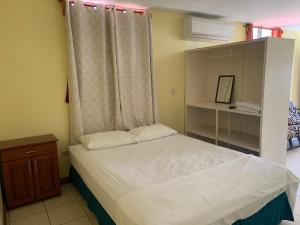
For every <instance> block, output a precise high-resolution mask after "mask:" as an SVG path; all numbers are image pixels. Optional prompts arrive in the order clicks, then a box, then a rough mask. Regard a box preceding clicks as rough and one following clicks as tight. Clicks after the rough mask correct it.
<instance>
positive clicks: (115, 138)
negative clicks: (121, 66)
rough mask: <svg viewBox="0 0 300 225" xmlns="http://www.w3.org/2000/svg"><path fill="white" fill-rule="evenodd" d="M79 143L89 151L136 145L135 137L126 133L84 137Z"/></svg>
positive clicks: (108, 133) (117, 132) (98, 134)
mask: <svg viewBox="0 0 300 225" xmlns="http://www.w3.org/2000/svg"><path fill="white" fill-rule="evenodd" d="M79 141H80V142H81V144H82V145H84V146H85V147H86V148H87V149H89V150H93V149H105V148H111V147H116V146H121V145H128V144H133V143H136V141H135V137H134V136H133V135H131V134H129V133H128V132H125V131H109V132H100V133H95V134H87V135H83V136H81V137H80V138H79Z"/></svg>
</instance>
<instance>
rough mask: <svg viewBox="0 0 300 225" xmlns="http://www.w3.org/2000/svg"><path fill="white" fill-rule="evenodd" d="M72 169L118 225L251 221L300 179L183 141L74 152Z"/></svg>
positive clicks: (73, 148)
mask: <svg viewBox="0 0 300 225" xmlns="http://www.w3.org/2000/svg"><path fill="white" fill-rule="evenodd" d="M70 152H71V163H72V165H73V166H74V167H75V169H76V170H77V171H78V172H79V174H80V175H81V177H82V178H83V180H84V182H85V183H86V185H87V186H88V187H89V189H90V190H91V191H92V192H93V193H94V195H95V197H96V198H97V199H98V200H99V202H101V204H102V206H103V207H104V209H105V210H106V211H107V212H108V213H109V214H110V215H111V217H112V218H113V219H114V221H115V222H116V223H117V224H118V225H169V224H177V225H181V224H182V225H194V224H195V225H196V224H197V225H199V224H201V225H206V224H207V225H210V224H211V225H212V224H213V225H217V224H222V225H223V224H224V225H225V224H226V225H227V224H228V225H229V224H230V225H231V224H232V223H233V222H234V221H236V220H238V219H243V218H247V217H249V216H251V215H253V214H254V213H255V212H257V211H258V210H259V209H261V208H262V207H263V206H264V205H265V204H266V203H268V202H269V201H271V200H272V199H274V198H275V197H277V196H278V195H279V194H281V193H282V192H284V191H286V192H287V193H288V197H289V201H290V204H291V206H292V207H293V206H294V201H295V197H296V189H297V185H298V179H297V178H296V177H295V176H294V175H293V174H292V173H290V172H289V171H288V170H287V169H285V168H283V167H281V166H279V165H277V164H274V163H271V162H269V161H266V160H264V159H262V158H257V157H254V156H249V155H245V154H242V153H239V152H236V151H231V150H228V149H225V148H221V147H217V146H215V145H211V144H208V143H206V142H202V141H199V140H195V139H192V138H189V137H185V136H182V135H179V134H178V135H173V136H169V137H165V138H161V139H157V140H153V141H147V142H141V143H138V144H133V145H128V146H121V147H117V148H111V149H106V150H94V151H91V150H90V151H88V150H86V149H85V148H84V147H83V146H81V145H76V146H71V147H70Z"/></svg>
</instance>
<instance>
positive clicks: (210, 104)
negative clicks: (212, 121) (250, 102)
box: [187, 102, 261, 117]
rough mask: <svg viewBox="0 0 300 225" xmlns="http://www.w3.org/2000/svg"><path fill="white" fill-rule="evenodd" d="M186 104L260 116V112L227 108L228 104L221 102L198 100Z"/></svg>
mask: <svg viewBox="0 0 300 225" xmlns="http://www.w3.org/2000/svg"><path fill="white" fill-rule="evenodd" d="M187 106H188V107H195V108H202V109H214V110H219V111H225V112H232V113H238V114H244V115H249V116H258V117H260V116H261V113H259V112H247V111H243V110H238V109H229V105H228V104H223V103H215V102H199V103H187Z"/></svg>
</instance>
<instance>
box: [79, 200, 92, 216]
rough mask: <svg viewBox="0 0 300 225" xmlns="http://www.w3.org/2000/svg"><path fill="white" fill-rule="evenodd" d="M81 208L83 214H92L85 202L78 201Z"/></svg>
mask: <svg viewBox="0 0 300 225" xmlns="http://www.w3.org/2000/svg"><path fill="white" fill-rule="evenodd" d="M79 203H80V205H81V207H82V208H83V210H84V212H85V213H86V214H87V215H89V214H92V213H93V212H92V211H91V210H90V209H89V208H88V206H87V202H86V201H85V200H81V201H79Z"/></svg>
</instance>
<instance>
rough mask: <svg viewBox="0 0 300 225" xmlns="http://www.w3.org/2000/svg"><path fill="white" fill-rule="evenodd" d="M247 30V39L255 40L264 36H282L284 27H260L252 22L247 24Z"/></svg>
mask: <svg viewBox="0 0 300 225" xmlns="http://www.w3.org/2000/svg"><path fill="white" fill-rule="evenodd" d="M246 28H247V29H246V32H247V40H254V39H258V38H264V37H278V38H281V37H282V33H283V31H282V29H281V28H278V27H275V28H266V27H259V26H253V25H252V24H247V25H246Z"/></svg>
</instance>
